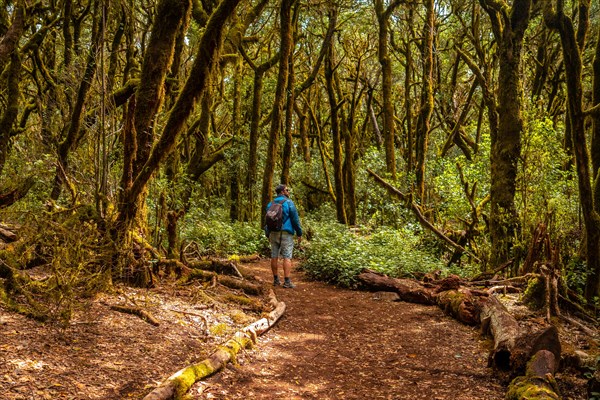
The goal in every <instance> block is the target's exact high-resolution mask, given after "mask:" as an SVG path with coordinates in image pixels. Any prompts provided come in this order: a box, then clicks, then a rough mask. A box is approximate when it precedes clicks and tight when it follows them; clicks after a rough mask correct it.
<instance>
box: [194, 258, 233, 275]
mask: <svg viewBox="0 0 600 400" xmlns="http://www.w3.org/2000/svg"><path fill="white" fill-rule="evenodd" d="M188 266H189V267H190V268H193V269H202V270H205V271H212V272H216V273H218V274H227V275H234V276H238V277H240V278H243V276H242V274H241V273H240V271H239V270H238V268H237V267H236V265H235V264H234V263H233V262H232V261H229V260H219V259H208V260H196V261H189V262H188Z"/></svg>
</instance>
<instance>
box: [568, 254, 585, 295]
mask: <svg viewBox="0 0 600 400" xmlns="http://www.w3.org/2000/svg"><path fill="white" fill-rule="evenodd" d="M587 275H588V270H587V263H586V262H585V260H582V259H580V258H579V257H573V258H571V259H570V260H569V261H568V262H567V263H566V265H565V269H564V277H565V280H566V282H567V286H568V287H569V288H571V289H572V290H574V291H576V292H577V293H579V294H583V290H584V288H585V282H586V280H587Z"/></svg>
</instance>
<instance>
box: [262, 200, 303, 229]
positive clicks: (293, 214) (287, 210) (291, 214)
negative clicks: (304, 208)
mask: <svg viewBox="0 0 600 400" xmlns="http://www.w3.org/2000/svg"><path fill="white" fill-rule="evenodd" d="M283 199H286V201H284V202H283V204H282V206H281V208H282V212H283V225H282V226H281V230H282V231H286V232H288V233H291V234H292V235H293V234H294V232H295V233H296V236H302V227H301V226H300V217H298V210H296V206H295V205H294V202H293V201H292V200H290V199H289V198H287V197H285V196H284V195H280V196H277V197H275V198H274V199H273V201H278V202H281V201H282V200H283ZM273 201H271V202H269V204H267V210H268V209H269V207H271V203H273ZM265 229H266V228H265ZM268 235H269V232H267V236H268Z"/></svg>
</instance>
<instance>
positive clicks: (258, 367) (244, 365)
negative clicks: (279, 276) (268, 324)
mask: <svg viewBox="0 0 600 400" xmlns="http://www.w3.org/2000/svg"><path fill="white" fill-rule="evenodd" d="M252 268H254V269H255V271H256V273H257V274H258V275H260V276H261V277H263V278H264V279H265V280H266V279H268V280H270V276H269V275H270V274H269V272H268V271H269V268H268V261H266V262H261V263H258V264H255V265H254V266H253V267H252ZM294 278H295V279H294V281H295V282H296V284H297V287H296V288H295V289H292V290H290V289H282V288H277V289H276V294H277V297H278V298H279V299H280V300H283V301H285V303H286V304H287V310H286V313H285V315H284V316H283V318H282V319H281V320H280V321H279V323H278V324H277V325H276V326H275V327H274V328H273V329H272V330H271V331H269V332H268V333H267V334H265V335H264V336H262V337H261V338H260V339H259V343H258V345H257V347H256V348H255V349H254V350H250V351H247V352H246V353H245V354H243V355H242V356H240V358H239V364H238V365H236V366H229V367H228V368H227V369H226V370H224V371H222V372H220V373H219V374H217V375H215V376H213V377H211V378H210V379H208V380H206V381H204V382H201V383H199V384H197V385H196V386H195V387H194V388H193V390H192V392H191V394H192V395H193V396H194V397H195V398H214V399H407V400H408V399H428V400H435V399H456V400H469V399H478V400H481V399H486V400H487V399H503V398H504V388H503V387H502V386H501V385H500V384H499V383H498V382H497V381H496V380H494V379H493V378H492V376H491V373H490V370H489V369H487V368H486V353H487V352H486V349H485V343H484V342H483V341H482V339H481V338H480V335H479V333H478V331H477V330H476V329H474V328H470V327H467V326H464V325H461V324H460V323H458V322H456V321H455V320H453V319H451V318H450V317H447V316H445V315H444V314H443V313H442V312H441V310H439V309H438V308H436V307H429V306H420V305H415V304H409V303H399V302H391V301H386V300H376V299H375V298H374V295H373V294H371V293H366V292H358V291H350V290H344V289H338V288H334V287H332V286H329V285H325V284H323V283H318V282H311V281H308V280H307V279H306V278H305V277H304V276H303V275H302V274H301V273H299V272H297V271H295V272H294Z"/></svg>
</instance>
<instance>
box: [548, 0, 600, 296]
mask: <svg viewBox="0 0 600 400" xmlns="http://www.w3.org/2000/svg"><path fill="white" fill-rule="evenodd" d="M560 4H562V3H560ZM543 5H544V20H545V21H546V24H548V26H549V27H551V28H553V29H557V30H558V32H559V33H560V39H561V45H562V49H563V58H564V62H565V71H566V78H567V94H568V112H569V116H570V123H571V134H572V139H573V140H572V143H573V151H574V155H575V167H576V170H577V178H578V179H577V182H578V186H579V201H580V203H581V211H582V214H583V220H584V224H585V252H586V254H585V256H586V261H587V264H588V271H589V275H588V277H587V281H586V285H585V297H586V299H588V300H589V301H593V298H594V297H596V296H598V295H600V216H599V214H598V212H597V210H596V209H595V207H594V190H593V189H594V188H593V186H592V181H591V178H592V177H591V176H590V160H589V156H588V149H587V144H586V143H587V141H586V135H585V123H584V118H585V116H584V114H583V86H582V81H581V79H582V78H581V73H582V63H581V53H580V50H579V45H578V43H577V38H576V36H575V30H574V28H573V22H572V21H571V19H570V18H569V17H568V16H566V15H565V14H564V10H562V9H559V10H557V11H554V10H552V5H551V4H550V2H548V1H545V2H544V4H543Z"/></svg>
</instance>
